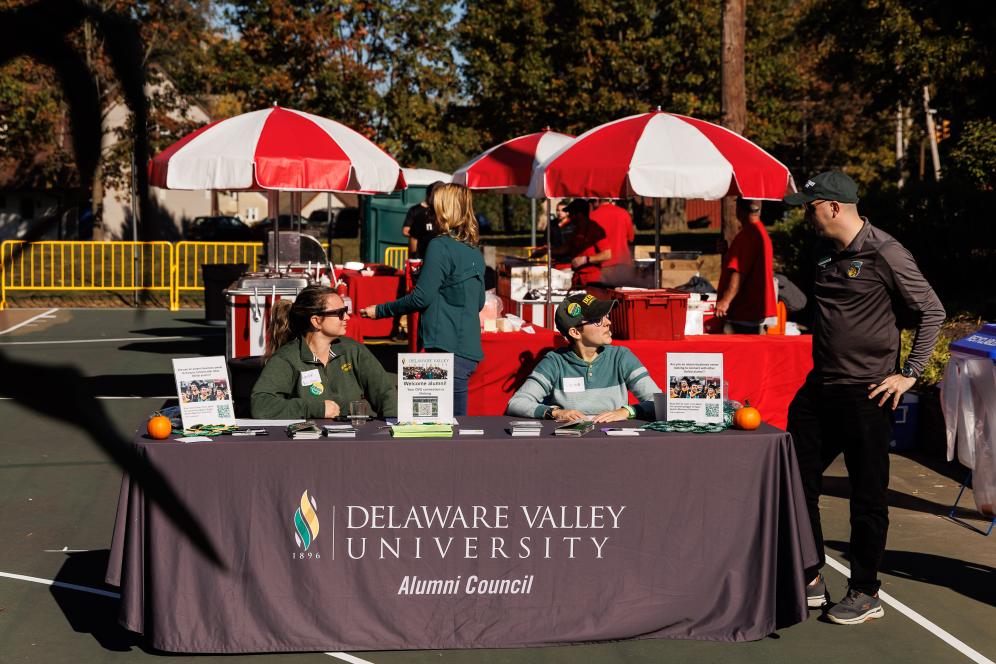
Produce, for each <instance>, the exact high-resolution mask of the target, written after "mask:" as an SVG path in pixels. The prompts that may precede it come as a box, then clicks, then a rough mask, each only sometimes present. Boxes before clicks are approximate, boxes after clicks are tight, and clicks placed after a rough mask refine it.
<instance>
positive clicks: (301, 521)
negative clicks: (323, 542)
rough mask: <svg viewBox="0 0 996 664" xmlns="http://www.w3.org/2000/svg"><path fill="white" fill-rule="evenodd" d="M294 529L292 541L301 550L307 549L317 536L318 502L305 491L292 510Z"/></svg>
mask: <svg viewBox="0 0 996 664" xmlns="http://www.w3.org/2000/svg"><path fill="white" fill-rule="evenodd" d="M294 530H295V531H296V532H295V533H294V541H296V542H297V546H298V548H299V549H301V550H302V551H307V550H308V548H310V547H311V545H312V544H313V543H314V542H315V539H317V538H318V504H317V503H316V502H315V498H314V496H309V495H308V492H307V491H305V492H304V493H302V494H301V506H300V507H298V508H297V511H296V512H294Z"/></svg>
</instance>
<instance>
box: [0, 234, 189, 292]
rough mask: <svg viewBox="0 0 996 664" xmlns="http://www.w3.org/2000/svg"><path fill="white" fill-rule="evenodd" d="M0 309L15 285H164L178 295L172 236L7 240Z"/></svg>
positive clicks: (1, 249) (1, 254)
mask: <svg viewBox="0 0 996 664" xmlns="http://www.w3.org/2000/svg"><path fill="white" fill-rule="evenodd" d="M0 260H2V268H0V269H2V274H0V309H3V308H5V307H6V306H7V293H8V292H10V291H162V292H166V293H168V294H169V298H170V304H171V305H172V303H173V300H174V297H173V295H174V288H173V273H174V269H175V266H174V262H173V245H172V244H170V243H169V242H81V241H76V242H70V241H55V240H46V241H40V242H30V243H27V242H24V241H23V240H4V242H3V244H0Z"/></svg>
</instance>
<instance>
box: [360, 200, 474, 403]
mask: <svg viewBox="0 0 996 664" xmlns="http://www.w3.org/2000/svg"><path fill="white" fill-rule="evenodd" d="M433 211H434V212H435V217H436V226H437V228H439V230H440V231H441V235H437V236H436V237H434V238H433V239H432V240H431V241H430V242H429V246H428V248H427V249H426V250H425V258H424V260H423V261H422V270H421V272H420V273H419V277H418V282H417V283H416V285H415V289H414V290H413V291H412V292H411V293H409V294H408V295H406V296H404V297H402V298H400V299H397V300H394V301H393V302H386V303H384V304H378V305H373V306H369V307H366V308H364V309H363V311H362V314H363V315H364V316H366V317H367V318H388V317H392V316H400V315H401V314H408V313H412V312H415V311H418V312H421V314H422V316H421V320H420V322H419V331H418V332H419V347H420V348H423V349H425V350H426V351H429V352H437V353H453V355H454V359H455V362H454V372H453V373H454V376H453V414H454V415H466V414H467V384H468V383H469V382H470V376H471V374H473V373H474V369H476V368H477V364H478V362H480V361H481V360H482V359H483V358H484V353H483V351H482V350H481V323H480V317H479V314H480V311H481V309H483V308H484V257H483V256H482V255H481V251H480V250H479V249H478V248H477V240H478V231H477V219H476V217H475V216H474V205H473V199H472V196H471V193H470V190H469V189H467V188H466V187H464V186H462V185H458V184H446V185H443V186H441V187H439V188H437V189H436V190H435V191H434V192H433Z"/></svg>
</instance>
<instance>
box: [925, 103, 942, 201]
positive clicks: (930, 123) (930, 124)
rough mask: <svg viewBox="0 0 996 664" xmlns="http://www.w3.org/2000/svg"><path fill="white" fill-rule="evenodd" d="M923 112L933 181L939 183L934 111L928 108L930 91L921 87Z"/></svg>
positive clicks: (939, 174)
mask: <svg viewBox="0 0 996 664" xmlns="http://www.w3.org/2000/svg"><path fill="white" fill-rule="evenodd" d="M923 112H924V113H925V114H926V115H927V140H928V141H930V157H931V159H933V161H934V180H936V181H937V182H940V181H941V156H940V155H939V154H938V152H937V134H936V133H935V131H934V113H935V111H934V109H932V108H931V107H930V89H929V88H928V87H927V86H926V85H925V86H923Z"/></svg>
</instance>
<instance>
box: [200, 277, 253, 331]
mask: <svg viewBox="0 0 996 664" xmlns="http://www.w3.org/2000/svg"><path fill="white" fill-rule="evenodd" d="M201 269H202V276H203V278H204V320H205V322H207V323H208V324H210V325H224V324H225V289H226V288H228V287H229V285H231V283H232V282H233V281H235V280H236V279H238V278H239V277H241V276H242V275H243V274H245V273H246V272H248V271H249V265H248V264H247V263H210V264H205V265H202V266H201Z"/></svg>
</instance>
